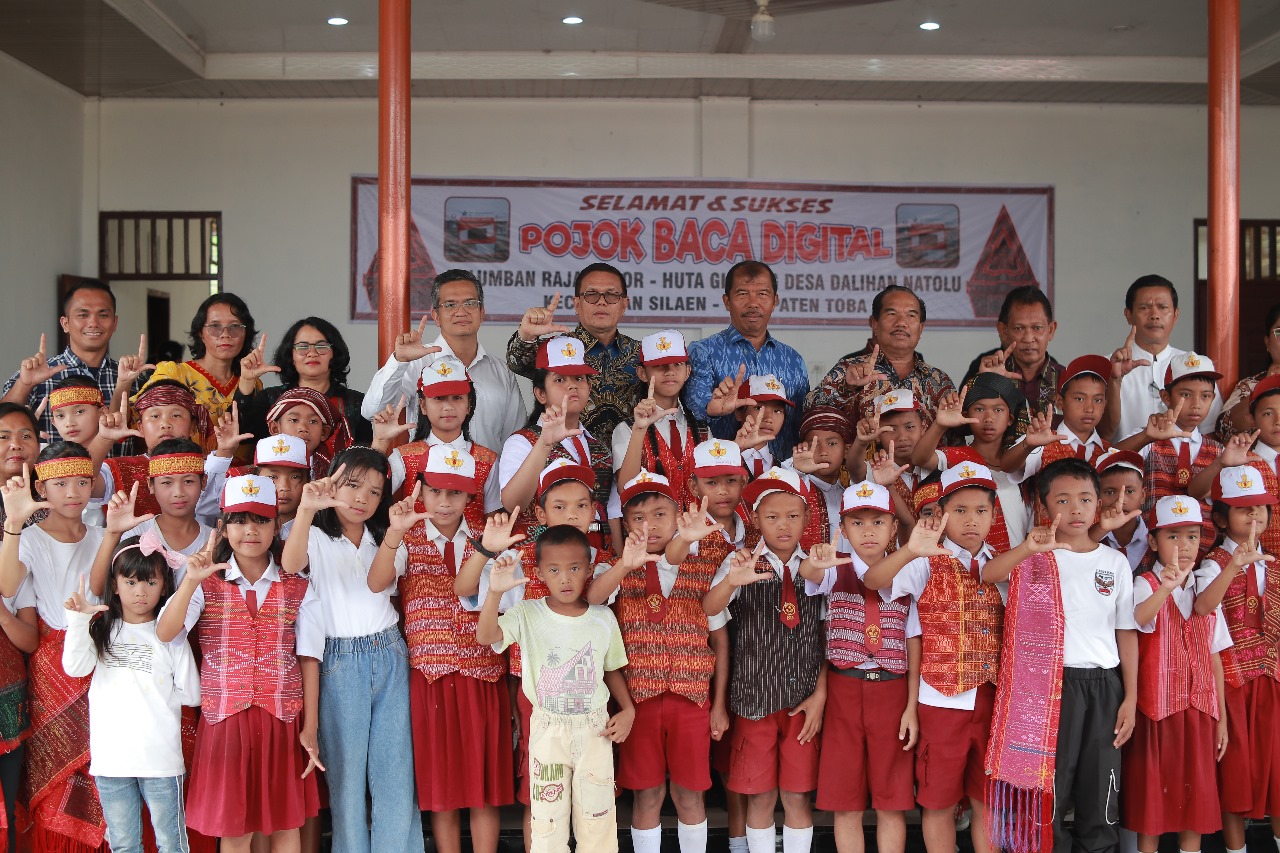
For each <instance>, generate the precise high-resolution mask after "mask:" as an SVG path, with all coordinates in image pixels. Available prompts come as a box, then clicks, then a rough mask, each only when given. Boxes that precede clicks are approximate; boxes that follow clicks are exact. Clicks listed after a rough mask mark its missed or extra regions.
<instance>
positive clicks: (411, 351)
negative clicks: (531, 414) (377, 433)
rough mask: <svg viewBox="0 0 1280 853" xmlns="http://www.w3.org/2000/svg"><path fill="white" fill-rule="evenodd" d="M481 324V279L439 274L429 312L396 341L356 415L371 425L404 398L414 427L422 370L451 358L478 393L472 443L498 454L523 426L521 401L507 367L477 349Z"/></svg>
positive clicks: (455, 271) (459, 271)
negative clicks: (432, 335)
mask: <svg viewBox="0 0 1280 853" xmlns="http://www.w3.org/2000/svg"><path fill="white" fill-rule="evenodd" d="M428 317H430V319H432V320H434V321H435V324H436V326H438V327H439V329H440V336H439V337H438V338H436V339H435V341H433V342H432V343H431V344H430V345H429V346H428V345H426V344H424V343H423V342H422V334H423V332H424V331H425V329H426V326H427V319H428ZM483 323H484V286H483V285H482V284H481V283H480V282H479V280H478V279H476V277H475V276H474V275H472V274H471V273H469V272H467V271H466V270H462V269H452V270H445V271H444V272H442V273H440V275H438V276H436V278H435V281H433V282H432V283H431V313H430V314H429V315H427V316H426V317H423V318H422V322H420V323H419V324H418V328H417V329H416V330H412V331H408V332H405V333H404V334H402V335H400V336H399V337H398V338H396V348H395V351H394V352H392V354H391V357H390V358H389V359H387V363H386V364H384V365H383V366H382V367H381V369H379V370H378V372H377V373H375V374H374V375H373V380H372V381H370V383H369V390H368V391H367V392H366V393H365V395H364V403H363V404H362V405H361V406H360V414H362V415H363V416H364V417H365V418H367V419H368V420H370V421H372V420H373V416H374V415H376V414H377V413H378V412H380V411H382V410H383V409H385V408H386V407H387V406H394V405H396V404H397V403H398V402H399V400H400V397H401V395H403V396H404V398H405V400H407V401H408V403H407V404H406V406H405V419H406V423H411V424H416V423H417V422H418V403H417V400H418V379H419V378H420V377H421V376H422V369H423V368H424V367H426V366H427V365H429V364H430V363H431V362H432V361H434V360H435V359H437V358H439V357H440V356H444V355H451V356H453V357H455V358H457V359H458V360H459V361H461V362H462V363H463V364H465V365H466V366H467V375H468V376H470V377H471V384H472V386H473V387H474V388H475V391H476V410H475V413H474V414H472V416H471V426H470V431H471V440H472V441H474V442H475V443H476V444H479V445H482V446H484V447H487V448H489V449H490V450H493V451H495V452H496V451H498V450H501V449H502V443H503V442H504V441H506V440H507V438H508V436H510V435H511V434H512V433H513V432H515V431H516V430H518V429H520V427H522V426H524V419H525V409H524V398H523V397H522V396H520V388H519V386H517V385H516V378H515V376H513V375H512V374H511V371H510V370H508V369H507V366H506V365H505V364H503V363H502V361H501V360H500V359H498V358H496V357H494V356H493V355H491V354H489V352H488V351H487V350H485V348H484V347H483V346H481V345H480V337H479V333H480V326H481V325H482V324H483Z"/></svg>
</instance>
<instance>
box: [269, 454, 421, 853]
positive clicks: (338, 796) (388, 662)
mask: <svg viewBox="0 0 1280 853" xmlns="http://www.w3.org/2000/svg"><path fill="white" fill-rule="evenodd" d="M389 475H390V470H389V468H388V466H387V459H386V457H385V456H383V455H382V454H381V453H379V452H377V451H376V450H370V449H369V448H367V447H352V448H350V449H348V450H345V451H343V452H342V453H340V454H338V456H337V457H336V458H335V459H334V460H333V463H332V465H331V466H330V468H329V476H328V477H325V478H322V479H319V480H314V481H312V482H311V483H308V484H307V485H306V487H304V489H303V491H302V500H301V503H300V504H299V506H298V514H297V516H296V517H295V518H294V522H293V528H292V530H290V532H289V538H288V540H287V541H286V542H285V546H284V553H283V555H282V558H281V565H282V566H283V567H284V570H285V571H286V572H289V573H292V574H297V573H298V572H301V571H303V570H306V571H308V572H309V573H310V577H311V583H312V584H313V585H314V586H315V590H316V593H317V595H318V596H319V598H320V605H321V612H322V614H323V616H324V627H325V635H326V637H327V639H326V640H325V647H324V663H323V664H322V665H321V668H320V759H321V761H322V763H323V764H324V765H325V768H326V780H327V781H328V784H329V809H330V812H331V815H332V818H333V849H334V850H335V851H342V853H371V851H377V853H401V851H403V853H422V850H423V839H422V818H421V815H420V814H419V812H418V806H417V802H416V801H415V799H414V795H413V739H412V733H411V730H410V724H409V652H408V649H407V647H406V646H405V641H404V637H403V636H402V635H401V634H400V628H399V624H398V617H397V614H396V611H395V608H394V607H392V605H391V589H388V590H387V591H385V592H382V593H375V592H371V591H370V590H369V584H368V581H367V577H368V575H369V567H370V566H371V565H372V564H373V558H374V556H376V555H377V553H378V551H379V549H380V548H382V547H384V545H383V536H384V535H385V534H386V532H387V510H388V508H389V507H390V505H391V484H390V482H389ZM313 528H315V529H313ZM398 570H399V571H400V572H403V571H404V565H400V566H399V567H398ZM366 795H367V796H368V797H369V798H370V799H371V801H372V804H373V820H372V829H371V828H370V821H369V815H368V807H367V806H366Z"/></svg>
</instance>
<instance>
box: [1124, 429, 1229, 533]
mask: <svg viewBox="0 0 1280 853" xmlns="http://www.w3.org/2000/svg"><path fill="white" fill-rule="evenodd" d="M1147 451H1148V452H1147V464H1146V465H1145V466H1144V467H1145V469H1146V470H1145V473H1144V474H1143V477H1142V484H1143V486H1144V487H1146V490H1147V500H1146V502H1145V503H1143V505H1142V511H1143V512H1150V511H1151V508H1152V507H1153V506H1155V505H1156V501H1157V500H1159V499H1160V498H1163V497H1168V496H1170V495H1185V494H1186V493H1187V483H1189V482H1190V480H1188V481H1187V483H1179V482H1178V451H1177V450H1175V449H1174V447H1173V442H1172V441H1171V440H1168V439H1166V440H1164V441H1156V442H1152V443H1151V444H1150V445H1148V446H1147ZM1221 453H1222V445H1221V444H1219V443H1218V442H1216V441H1214V440H1213V439H1212V438H1202V439H1201V440H1200V449H1199V451H1197V452H1196V455H1195V456H1194V457H1192V459H1191V476H1192V477H1195V475H1196V474H1199V473H1200V472H1201V471H1203V470H1204V469H1205V468H1208V467H1209V466H1210V465H1212V464H1213V463H1214V460H1216V459H1217V458H1218V456H1219V455H1220V454H1221ZM1211 509H1212V505H1211V504H1210V503H1209V502H1208V501H1201V502H1200V512H1201V514H1202V515H1203V517H1204V523H1203V524H1202V525H1201V527H1200V557H1201V558H1203V557H1204V555H1205V553H1206V552H1207V551H1208V550H1209V547H1210V546H1211V545H1213V540H1214V539H1215V538H1216V537H1217V530H1215V529H1214V526H1213V520H1212V519H1211V518H1210V517H1209V515H1210V510H1211Z"/></svg>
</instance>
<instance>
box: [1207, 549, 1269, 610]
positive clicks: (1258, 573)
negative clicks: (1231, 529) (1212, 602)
mask: <svg viewBox="0 0 1280 853" xmlns="http://www.w3.org/2000/svg"><path fill="white" fill-rule="evenodd" d="M1239 547H1240V545H1239V543H1237V542H1236V540H1234V539H1232V538H1231V537H1230V536H1224V537H1223V539H1222V550H1224V551H1226V552H1227V553H1228V554H1234V553H1235V552H1236V549H1237V548H1239ZM1249 571H1251V572H1253V579H1254V580H1255V581H1257V583H1258V595H1260V596H1265V595H1266V594H1267V564H1266V563H1265V562H1264V561H1261V560H1259V561H1258V562H1256V563H1254V564H1253V565H1251V566H1249ZM1220 574H1222V567H1221V566H1219V565H1218V564H1217V563H1216V562H1214V561H1213V560H1207V559H1206V560H1202V561H1201V562H1200V567H1199V568H1198V569H1196V571H1195V575H1196V592H1204V591H1205V590H1206V589H1207V588H1208V587H1209V584H1211V583H1213V582H1214V581H1215V580H1217V579H1218V575H1220Z"/></svg>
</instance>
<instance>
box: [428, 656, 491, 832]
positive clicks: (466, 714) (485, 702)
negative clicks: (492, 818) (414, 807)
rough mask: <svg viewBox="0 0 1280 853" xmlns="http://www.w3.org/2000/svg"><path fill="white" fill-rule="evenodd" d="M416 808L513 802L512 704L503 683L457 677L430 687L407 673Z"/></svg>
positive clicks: (445, 808)
mask: <svg viewBox="0 0 1280 853" xmlns="http://www.w3.org/2000/svg"><path fill="white" fill-rule="evenodd" d="M409 713H410V718H411V719H412V721H413V772H414V777H415V779H416V781H417V783H418V807H419V808H421V809H422V810H423V811H426V812H447V811H452V810H454V809H467V808H478V807H480V806H505V805H508V804H510V803H511V802H512V801H513V799H514V790H513V786H512V778H511V774H512V766H511V700H510V699H509V698H508V697H507V686H506V684H505V683H503V682H502V681H481V680H480V679H478V678H471V677H469V676H466V675H459V674H458V673H456V672H454V673H450V674H448V675H444V676H441V677H440V678H437V679H436V680H435V681H432V682H428V681H427V679H426V676H424V675H423V674H422V673H421V672H419V671H418V670H416V669H415V670H412V671H411V672H410V673H409Z"/></svg>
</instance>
